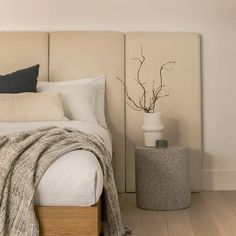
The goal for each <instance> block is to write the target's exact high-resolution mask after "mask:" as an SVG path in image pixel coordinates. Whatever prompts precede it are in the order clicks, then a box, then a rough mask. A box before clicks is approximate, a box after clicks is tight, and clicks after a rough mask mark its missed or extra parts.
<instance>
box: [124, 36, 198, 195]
mask: <svg viewBox="0 0 236 236" xmlns="http://www.w3.org/2000/svg"><path fill="white" fill-rule="evenodd" d="M141 45H142V46H143V53H144V56H145V57H146V63H145V64H144V66H143V68H142V71H141V77H142V78H143V79H144V80H145V82H147V86H149V88H150V89H151V86H152V81H153V79H155V80H156V81H158V78H159V77H158V76H159V68H160V65H161V64H163V63H165V62H168V61H171V60H174V61H176V64H175V65H174V69H173V70H172V71H170V72H164V84H165V85H166V91H167V92H168V93H170V96H169V97H166V98H163V99H162V100H160V103H158V105H157V110H158V111H161V112H162V114H163V119H164V126H165V130H164V133H163V135H164V137H163V138H166V139H168V140H169V142H170V143H174V144H177V143H182V144H186V145H188V146H189V147H190V157H191V167H192V168H191V172H192V190H193V191H199V190H201V186H202V167H201V151H202V134H201V81H200V78H201V70H200V37H199V35H198V34H195V33H158V32H152V33H151V32H146V33H145V32H130V33H128V34H127V35H126V82H127V87H128V89H129V91H130V94H131V95H132V97H136V98H137V92H138V86H137V84H136V82H135V81H134V78H135V76H136V74H135V73H136V72H137V68H138V63H137V61H134V60H132V58H133V57H138V56H140V47H141ZM134 120H135V122H134ZM142 125H143V113H142V112H136V111H133V110H131V109H130V108H129V107H127V108H126V137H127V139H126V170H127V171H126V186H127V189H126V190H127V191H131V192H132V191H135V175H134V168H135V165H134V148H135V145H143V143H144V140H143V132H142V130H141V127H142Z"/></svg>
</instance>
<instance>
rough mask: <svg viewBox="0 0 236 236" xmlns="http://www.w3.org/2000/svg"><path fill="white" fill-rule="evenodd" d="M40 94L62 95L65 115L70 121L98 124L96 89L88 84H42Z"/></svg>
mask: <svg viewBox="0 0 236 236" xmlns="http://www.w3.org/2000/svg"><path fill="white" fill-rule="evenodd" d="M37 90H38V92H46V91H51V92H57V93H60V94H61V95H62V104H63V107H64V111H65V115H66V117H68V118H69V119H70V120H82V121H86V122H89V123H95V124H97V119H96V115H95V97H96V88H95V87H91V86H89V85H87V84H66V85H63V84H61V83H56V82H41V83H39V84H38V87H37Z"/></svg>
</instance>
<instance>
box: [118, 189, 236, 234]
mask: <svg viewBox="0 0 236 236" xmlns="http://www.w3.org/2000/svg"><path fill="white" fill-rule="evenodd" d="M119 198H120V205H121V212H122V217H123V221H124V223H125V224H127V225H128V226H129V227H130V228H132V229H133V230H134V232H133V235H132V236H236V191H214V192H202V193H193V194H192V206H191V207H190V208H188V209H184V210H178V211H148V210H142V209H139V208H137V207H136V203H135V194H121V195H120V196H119Z"/></svg>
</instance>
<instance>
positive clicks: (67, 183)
mask: <svg viewBox="0 0 236 236" xmlns="http://www.w3.org/2000/svg"><path fill="white" fill-rule="evenodd" d="M46 126H60V127H71V128H76V129H79V130H83V131H87V132H91V133H93V134H96V135H98V136H99V137H100V138H102V140H103V141H104V143H105V146H106V147H107V148H108V150H109V152H110V153H112V142H111V138H110V134H109V132H108V131H107V130H106V129H104V128H102V127H101V126H99V125H96V124H90V123H86V122H82V121H65V122H33V123H6V122H3V123H2V122H0V135H2V134H9V133H15V132H18V131H25V130H32V129H35V128H40V127H46ZM102 190H103V174H102V169H101V166H100V164H99V162H98V160H97V158H96V157H95V156H94V154H93V153H91V152H88V151H84V150H75V151H73V152H70V153H67V154H65V155H63V156H62V157H60V158H59V159H58V160H57V161H55V162H54V163H53V164H52V165H51V166H50V167H49V168H48V169H47V171H46V172H45V174H44V175H43V177H42V178H41V180H40V183H39V185H38V188H37V190H36V193H35V205H37V206H92V205H94V204H96V203H97V202H98V200H99V198H100V196H101V194H102Z"/></svg>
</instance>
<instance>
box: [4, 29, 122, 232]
mask: <svg viewBox="0 0 236 236" xmlns="http://www.w3.org/2000/svg"><path fill="white" fill-rule="evenodd" d="M26 52H27V53H26ZM111 52H112V53H111ZM0 54H1V55H2V56H1V59H0V72H1V74H4V73H7V72H9V71H14V70H17V69H19V68H24V67H27V66H29V65H33V64H40V74H39V78H38V80H39V81H50V82H58V81H64V80H78V79H82V78H88V77H94V76H97V75H101V74H106V89H107V93H106V121H107V124H108V127H109V131H108V130H107V129H106V128H104V127H101V126H99V125H96V124H94V125H91V124H89V125H88V123H86V122H83V121H80V122H79V121H69V122H65V123H66V124H63V122H59V123H55V122H54V123H53V122H49V123H47V122H42V123H40V122H38V123H37V122H34V123H6V122H5V123H0V134H8V133H13V132H16V131H24V130H30V129H35V128H39V127H44V126H45V125H56V126H63V127H68V126H69V127H72V128H78V129H82V130H85V131H87V132H92V133H96V134H97V135H99V136H100V137H102V138H103V140H105V143H106V146H107V148H108V149H109V151H110V152H111V153H112V155H113V165H114V169H115V173H116V174H115V175H116V184H117V188H118V190H119V191H120V192H124V170H125V168H124V94H123V91H122V88H121V87H120V88H117V84H116V83H114V78H115V77H116V76H120V77H123V76H124V35H123V33H118V32H53V33H50V34H49V33H44V32H1V33H0ZM3 58H5V59H3ZM6 58H7V59H6ZM2 59H3V60H2ZM110 133H111V135H112V139H113V140H112V141H113V147H112V145H111V135H110ZM72 163H73V166H72V167H73V168H71V165H72ZM69 168H70V171H69V172H68V171H67V172H65V171H64V170H65V169H66V170H68V169H69ZM61 173H64V175H62V174H61ZM72 179H73V180H77V181H73V182H71V180H72ZM66 183H67V184H66ZM68 183H69V184H68ZM102 190H103V175H102V171H101V167H100V165H99V163H98V161H97V160H96V158H95V156H94V155H93V154H92V153H89V152H87V151H81V150H80V151H73V152H70V153H68V154H66V155H65V156H63V157H61V158H60V159H58V160H57V161H56V162H55V163H54V164H53V165H52V166H51V167H50V168H49V169H48V170H47V171H46V173H45V174H44V176H43V177H42V179H41V181H40V183H39V185H38V188H37V190H36V194H35V213H36V215H37V218H38V221H39V225H40V235H99V234H100V232H101V222H102V218H101V216H102V214H101V212H102V200H101V195H102Z"/></svg>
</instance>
